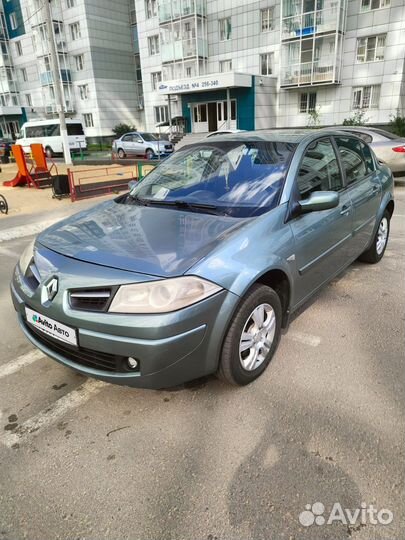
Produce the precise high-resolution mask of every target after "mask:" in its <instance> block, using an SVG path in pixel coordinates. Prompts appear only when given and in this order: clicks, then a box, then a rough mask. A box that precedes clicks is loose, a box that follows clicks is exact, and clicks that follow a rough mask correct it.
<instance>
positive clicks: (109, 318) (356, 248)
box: [11, 130, 394, 388]
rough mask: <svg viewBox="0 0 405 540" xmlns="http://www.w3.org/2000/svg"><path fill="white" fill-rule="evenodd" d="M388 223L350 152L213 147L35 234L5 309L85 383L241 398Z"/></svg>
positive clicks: (321, 145)
mask: <svg viewBox="0 0 405 540" xmlns="http://www.w3.org/2000/svg"><path fill="white" fill-rule="evenodd" d="M393 211H394V200H393V180H392V174H391V171H390V170H389V169H388V167H386V166H385V165H381V164H379V163H378V162H377V160H376V158H375V156H374V154H373V152H372V151H371V150H370V148H369V147H368V146H367V144H365V143H364V142H363V141H362V140H360V139H359V138H358V137H354V136H352V135H350V134H343V133H342V132H337V131H329V132H327V131H319V130H316V131H315V130H313V131H311V132H302V133H301V134H298V133H295V134H292V133H288V132H281V131H269V132H266V131H263V132H259V131H257V132H255V131H253V132H246V133H234V134H230V135H218V136H217V137H213V138H212V139H208V140H204V141H200V142H199V143H196V144H193V145H189V146H184V147H182V148H181V149H179V150H178V151H177V152H175V153H174V154H173V155H172V156H170V157H169V158H167V159H166V160H163V161H162V162H161V163H160V164H159V165H158V166H157V167H156V168H155V169H154V170H153V171H152V172H150V173H149V174H148V175H147V176H146V177H145V178H144V179H143V180H142V182H137V183H136V185H135V186H134V187H133V188H132V190H131V191H130V192H129V193H125V194H123V195H121V196H119V197H118V198H116V199H115V200H110V201H106V202H104V203H101V204H99V205H97V206H95V207H93V208H91V209H89V210H86V211H84V212H81V213H80V214H78V215H76V216H72V217H70V218H67V219H66V220H65V221H62V222H60V223H57V224H55V225H53V226H52V227H51V228H49V229H48V230H46V231H44V232H42V233H41V234H40V235H39V237H38V238H37V239H36V241H35V242H34V243H33V244H31V245H30V246H28V247H27V249H26V250H25V252H24V254H23V255H22V256H21V259H20V261H19V263H18V265H17V267H16V269H15V271H14V275H13V280H12V284H11V294H12V297H13V302H14V306H15V309H16V310H17V312H18V321H19V324H20V326H21V328H22V330H23V332H24V333H25V335H26V336H27V338H28V339H29V340H30V341H31V342H32V343H33V344H34V345H35V346H36V347H38V348H39V349H41V350H42V351H44V353H45V354H47V355H48V356H50V357H51V358H54V359H55V360H56V361H58V362H60V363H62V364H63V365H65V366H68V367H70V368H73V369H75V370H76V371H78V372H80V373H82V374H84V375H88V376H91V377H96V378H99V379H102V380H105V381H109V382H111V383H117V384H123V385H128V386H138V387H147V388H164V387H168V386H174V385H177V384H180V383H182V382H185V381H187V380H191V379H194V378H198V377H201V376H203V375H207V374H210V373H217V374H218V375H219V376H220V377H221V378H223V379H225V380H226V381H228V382H229V383H231V384H235V385H244V384H247V383H249V382H251V381H253V380H254V379H256V378H257V377H258V376H259V375H260V374H261V373H263V371H264V370H265V369H266V367H267V366H268V364H269V363H270V361H271V359H272V357H273V355H274V354H275V351H276V349H277V346H278V343H279V340H280V337H281V330H282V327H287V326H288V321H289V318H290V315H291V313H293V312H295V311H297V310H298V309H299V308H300V307H301V306H302V305H303V304H305V303H306V302H307V300H308V299H309V298H310V296H311V295H313V294H314V293H315V292H316V291H317V290H318V289H319V288H320V287H322V286H323V285H324V284H326V283H327V282H328V281H330V280H331V279H332V278H334V277H335V276H336V275H338V274H339V272H341V271H342V270H344V269H345V268H347V266H349V265H350V264H351V263H352V262H353V261H354V260H356V259H357V258H359V257H360V258H361V259H362V260H363V261H365V262H369V263H377V262H379V261H380V260H381V259H382V257H383V255H384V251H385V248H386V246H387V242H388V236H389V229H390V219H391V216H392V213H393ZM354 301H355V300H354ZM360 317H367V314H366V313H365V314H360V313H359V318H360ZM331 331H335V330H334V329H331ZM342 354H343V353H342Z"/></svg>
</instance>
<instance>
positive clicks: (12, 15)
mask: <svg viewBox="0 0 405 540" xmlns="http://www.w3.org/2000/svg"><path fill="white" fill-rule="evenodd" d="M10 26H11V30H17V28H18V24H17V16H16V14H15V13H14V11H13V12H12V13H10Z"/></svg>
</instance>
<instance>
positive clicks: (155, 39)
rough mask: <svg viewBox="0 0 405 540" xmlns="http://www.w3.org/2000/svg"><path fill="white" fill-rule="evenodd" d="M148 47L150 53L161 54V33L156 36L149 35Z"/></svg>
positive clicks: (151, 54)
mask: <svg viewBox="0 0 405 540" xmlns="http://www.w3.org/2000/svg"><path fill="white" fill-rule="evenodd" d="M148 49H149V55H150V56H154V55H155V54H159V50H160V49H159V35H158V34H156V36H149V37H148Z"/></svg>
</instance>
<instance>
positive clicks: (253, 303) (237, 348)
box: [217, 284, 282, 386]
mask: <svg viewBox="0 0 405 540" xmlns="http://www.w3.org/2000/svg"><path fill="white" fill-rule="evenodd" d="M281 321H282V307H281V301H280V297H279V296H278V294H277V293H276V292H275V291H274V290H273V289H271V288H270V287H266V286H265V285H261V284H255V285H253V287H251V289H250V290H249V291H248V292H247V294H246V295H245V296H244V297H243V298H242V300H241V302H240V304H239V306H238V308H237V310H236V312H235V314H234V316H233V319H232V321H231V323H230V325H229V328H228V331H227V334H226V336H225V339H224V343H223V345H222V352H221V359H220V363H219V368H218V372H217V376H218V377H219V378H220V379H222V380H224V381H226V382H227V383H229V384H232V385H235V386H244V385H246V384H249V383H250V382H252V381H254V380H255V379H257V377H259V376H260V375H261V374H262V373H263V371H264V370H265V369H266V368H267V366H268V365H269V363H270V360H271V359H272V358H273V356H274V353H275V352H276V349H277V347H278V344H279V341H280V336H281Z"/></svg>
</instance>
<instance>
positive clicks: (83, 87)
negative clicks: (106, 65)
mask: <svg viewBox="0 0 405 540" xmlns="http://www.w3.org/2000/svg"><path fill="white" fill-rule="evenodd" d="M78 88H79V94H80V99H81V100H82V101H86V100H87V99H89V85H88V84H80V85H79V86H78Z"/></svg>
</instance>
